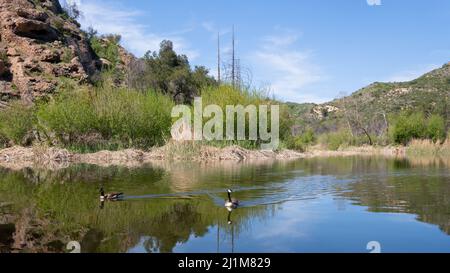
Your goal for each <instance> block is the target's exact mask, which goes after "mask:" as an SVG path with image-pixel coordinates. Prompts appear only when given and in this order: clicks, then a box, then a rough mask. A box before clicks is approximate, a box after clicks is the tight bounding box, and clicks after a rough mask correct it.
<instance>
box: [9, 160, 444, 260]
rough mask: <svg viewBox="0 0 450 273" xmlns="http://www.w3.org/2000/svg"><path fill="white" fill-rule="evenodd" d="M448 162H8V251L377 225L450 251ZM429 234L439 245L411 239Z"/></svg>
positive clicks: (98, 248)
mask: <svg viewBox="0 0 450 273" xmlns="http://www.w3.org/2000/svg"><path fill="white" fill-rule="evenodd" d="M447 163H448V162H447V161H446V160H442V159H432V160H428V161H427V160H425V159H420V160H406V159H386V158H381V157H349V158H314V159H304V160H298V161H291V162H259V163H245V164H236V163H225V164H224V163H214V164H212V165H205V164H204V163H176V164H169V163H155V164H152V165H147V166H143V167H139V168H126V167H113V166H109V167H96V166H92V165H76V166H69V167H68V168H66V169H58V170H55V171H49V170H43V169H31V168H25V169H22V170H14V171H13V170H8V169H0V252H10V251H17V252H23V251H25V252H42V251H52V252H53V251H54V252H63V251H65V249H64V246H65V243H66V242H68V241H71V240H78V241H80V242H81V245H82V252H152V253H155V252H174V251H175V252H183V251H190V252H222V251H224V252H235V251H236V252H246V251H250V252H265V251H281V252H291V251H305V252H311V251H313V252H317V251H319V252H321V251H331V252H334V251H337V252H339V251H344V252H345V251H351V252H353V251H354V252H364V251H365V244H364V243H367V242H365V241H364V240H366V239H367V240H373V238H372V239H371V238H366V237H368V236H369V235H372V236H377V237H380V238H384V240H385V243H386V244H388V246H387V247H383V249H385V250H387V251H389V250H391V251H449V252H450V237H449V236H447V235H446V234H450V211H449V208H450V206H449V205H450V197H449V196H450V174H449V171H448V170H449V168H448V166H449V165H448V164H447ZM101 186H105V188H107V189H108V191H121V192H122V191H123V192H124V193H125V196H124V198H123V200H122V201H120V202H109V201H106V202H100V203H99V199H98V189H99V188H100V187H101ZM228 188H231V189H233V195H234V196H235V197H236V198H237V199H239V200H240V206H239V208H238V209H236V210H233V211H227V210H226V209H225V208H224V200H226V197H227V196H226V189H228ZM367 211H368V212H367ZM411 217H412V218H411ZM423 223H428V224H432V225H433V226H435V227H438V228H439V229H440V230H441V231H439V230H437V229H436V230H435V229H429V228H428V229H427V228H426V226H423V225H424V224H423ZM418 236H419V237H421V238H426V241H427V244H423V243H421V242H420V241H417V240H416V241H414V242H411V238H416V237H418ZM407 242H408V243H407ZM360 245H362V247H361V246H360Z"/></svg>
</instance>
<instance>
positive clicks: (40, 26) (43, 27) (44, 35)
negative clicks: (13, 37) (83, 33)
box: [13, 18, 58, 41]
mask: <svg viewBox="0 0 450 273" xmlns="http://www.w3.org/2000/svg"><path fill="white" fill-rule="evenodd" d="M13 32H14V33H15V34H17V35H18V36H23V37H28V38H32V39H36V40H42V41H54V40H56V39H57V38H58V35H57V32H56V31H55V30H54V29H53V28H52V27H51V26H50V24H48V23H44V22H41V21H37V20H30V19H25V18H18V19H17V20H16V21H15V22H14V27H13Z"/></svg>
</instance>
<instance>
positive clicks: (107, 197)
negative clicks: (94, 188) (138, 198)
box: [100, 188, 123, 201]
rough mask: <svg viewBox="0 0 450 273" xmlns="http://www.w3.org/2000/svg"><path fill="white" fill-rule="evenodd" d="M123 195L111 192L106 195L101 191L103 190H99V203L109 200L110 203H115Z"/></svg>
mask: <svg viewBox="0 0 450 273" xmlns="http://www.w3.org/2000/svg"><path fill="white" fill-rule="evenodd" d="M122 195H123V192H112V193H106V194H105V191H104V190H103V188H100V201H105V200H110V201H116V200H119V199H120V198H121V197H122Z"/></svg>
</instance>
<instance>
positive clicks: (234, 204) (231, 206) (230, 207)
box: [225, 189, 239, 210]
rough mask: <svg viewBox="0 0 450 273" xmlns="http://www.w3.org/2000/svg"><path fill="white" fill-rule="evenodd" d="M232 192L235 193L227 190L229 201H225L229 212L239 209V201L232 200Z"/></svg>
mask: <svg viewBox="0 0 450 273" xmlns="http://www.w3.org/2000/svg"><path fill="white" fill-rule="evenodd" d="M232 192H233V191H232V190H230V189H228V190H227V193H228V200H226V201H225V207H226V208H227V209H228V210H233V209H235V208H237V207H238V206H239V200H237V199H234V198H231V193H232Z"/></svg>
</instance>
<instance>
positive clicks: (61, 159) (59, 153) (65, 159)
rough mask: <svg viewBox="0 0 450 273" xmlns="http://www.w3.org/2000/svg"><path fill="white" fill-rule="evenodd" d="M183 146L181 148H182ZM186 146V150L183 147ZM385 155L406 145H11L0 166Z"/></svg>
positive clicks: (397, 154) (3, 152)
mask: <svg viewBox="0 0 450 273" xmlns="http://www.w3.org/2000/svg"><path fill="white" fill-rule="evenodd" d="M183 149H184V150H183ZM186 149H189V151H188V152H186V151H185V150H186ZM361 155H366V156H376V155H378V156H386V157H405V156H406V148H405V147H390V146H389V147H371V146H362V147H348V148H346V149H342V150H338V151H330V150H322V149H318V148H313V149H311V150H310V151H307V152H304V153H301V152H296V151H292V150H281V151H263V150H247V149H244V148H242V147H239V146H229V147H225V148H216V147H211V146H204V145H191V144H188V145H186V144H176V143H175V144H173V143H172V144H167V145H165V146H163V147H158V148H153V149H151V150H150V151H142V150H136V149H126V150H120V151H99V152H95V153H87V154H79V153H72V152H69V151H68V150H66V149H59V148H55V147H41V146H34V147H21V146H13V147H10V148H5V149H1V150H0V167H4V168H8V169H23V168H27V167H43V168H46V169H61V168H66V167H68V166H70V165H72V164H90V165H98V166H114V165H115V166H125V167H139V166H142V165H145V164H147V163H152V162H165V161H166V162H167V161H174V162H183V161H189V162H215V163H217V162H235V163H239V162H252V161H269V160H272V161H273V160H296V159H302V158H314V157H347V156H361Z"/></svg>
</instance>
